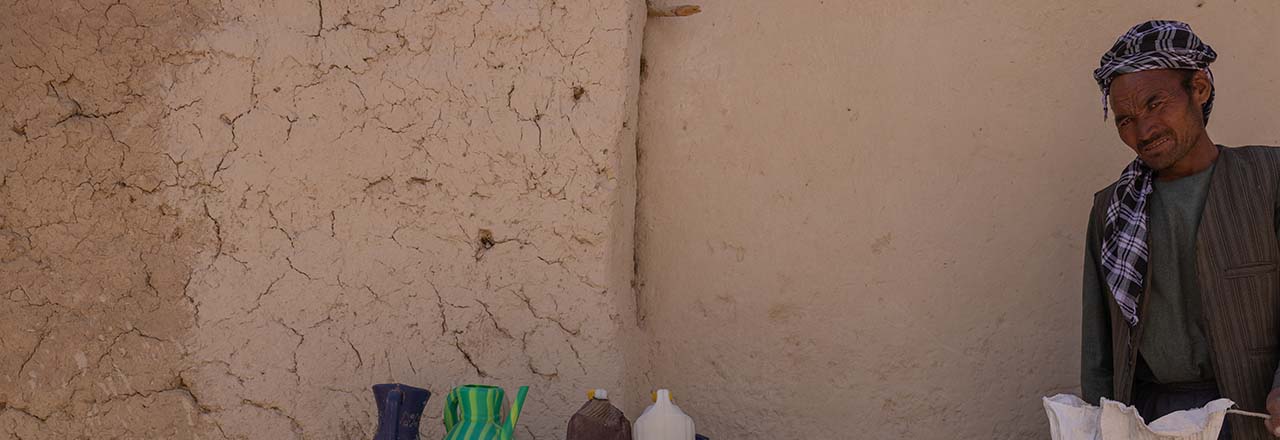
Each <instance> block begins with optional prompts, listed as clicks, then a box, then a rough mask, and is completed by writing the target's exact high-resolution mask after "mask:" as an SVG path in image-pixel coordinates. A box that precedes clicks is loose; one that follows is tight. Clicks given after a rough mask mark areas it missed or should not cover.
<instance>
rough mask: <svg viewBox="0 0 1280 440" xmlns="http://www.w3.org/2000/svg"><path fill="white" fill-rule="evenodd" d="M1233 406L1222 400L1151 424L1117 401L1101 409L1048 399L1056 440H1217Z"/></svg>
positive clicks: (1074, 400)
mask: <svg viewBox="0 0 1280 440" xmlns="http://www.w3.org/2000/svg"><path fill="white" fill-rule="evenodd" d="M1233 405H1235V403H1233V402H1232V401H1231V400H1228V399H1218V400H1215V401H1212V402H1209V403H1208V404H1206V405H1205V406H1204V407H1201V408H1196V409H1190V410H1185V411H1174V412H1172V413H1169V414H1168V415H1165V416H1164V417H1161V418H1159V419H1156V420H1155V421H1153V422H1151V423H1150V424H1147V423H1145V422H1144V421H1143V420H1142V416H1141V415H1139V414H1138V410H1137V409H1136V408H1134V407H1132V406H1126V405H1125V404H1123V403H1120V402H1116V401H1114V400H1107V399H1102V407H1101V408H1099V407H1097V406H1093V405H1090V404H1088V403H1087V402H1085V401H1084V400H1081V399H1080V398H1079V397H1076V396H1073V395H1068V394H1058V395H1056V396H1053V397H1046V398H1044V410H1045V413H1047V414H1048V415H1049V430H1050V433H1051V434H1052V436H1053V440H1216V439H1217V438H1218V432H1219V431H1221V430H1222V421H1223V418H1224V417H1226V414H1227V410H1228V409H1230V408H1231V407H1232V406H1233Z"/></svg>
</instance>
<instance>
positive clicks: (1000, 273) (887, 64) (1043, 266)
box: [637, 0, 1280, 439]
mask: <svg viewBox="0 0 1280 440" xmlns="http://www.w3.org/2000/svg"><path fill="white" fill-rule="evenodd" d="M701 4H702V7H703V11H704V12H703V13H701V14H698V15H695V16H692V17H687V18H684V19H679V20H676V19H670V20H650V22H649V24H648V26H647V28H646V29H645V43H644V58H645V63H644V65H645V74H644V77H643V82H642V86H641V89H642V95H641V101H640V109H641V115H640V121H641V126H640V144H639V149H640V151H639V153H640V160H639V170H640V177H639V179H640V203H639V205H638V208H637V209H638V212H639V213H640V216H639V220H638V223H637V231H638V237H639V242H638V246H639V248H638V253H637V255H638V261H639V274H640V279H639V280H637V281H638V284H639V285H641V286H643V287H642V293H641V295H640V298H641V300H642V302H641V304H640V310H639V312H640V314H641V316H643V317H644V319H643V324H642V326H643V328H644V329H645V330H646V331H649V332H652V337H653V340H654V341H656V342H655V344H654V348H653V351H652V355H651V356H650V357H651V358H653V359H660V360H661V362H656V363H655V364H654V366H653V369H652V371H650V372H649V377H650V378H651V380H652V381H653V383H654V384H656V385H660V386H665V387H670V388H672V390H673V393H674V394H675V395H676V397H677V399H678V400H679V403H680V406H681V407H682V408H684V409H685V411H688V412H690V413H691V414H692V415H693V416H694V419H695V420H696V421H697V423H698V430H699V431H701V432H702V433H704V434H708V435H710V436H711V438H730V439H772V438H860V439H861V438H865V439H889V438H920V439H942V438H965V439H977V438H983V439H986V438H1000V439H1006V438H1007V439H1015V438H1016V439H1024V438H1047V424H1046V423H1045V416H1044V411H1043V409H1042V407H1041V404H1040V401H1039V399H1040V397H1041V396H1045V395H1051V394H1054V393H1058V392H1077V386H1078V383H1079V382H1078V373H1077V370H1078V362H1079V361H1078V359H1079V354H1078V353H1079V338H1080V337H1079V320H1080V308H1079V307H1080V306H1079V304H1080V290H1079V285H1080V281H1079V280H1080V278H1081V268H1080V265H1081V261H1082V259H1083V251H1082V244H1083V240H1084V238H1083V235H1084V230H1085V226H1086V217H1087V210H1088V208H1089V205H1090V203H1091V196H1092V194H1093V192H1094V191H1096V190H1098V189H1100V188H1102V187H1103V186H1105V185H1106V184H1108V183H1110V182H1111V181H1112V180H1114V179H1115V178H1116V177H1117V176H1118V175H1119V172H1120V170H1121V169H1122V168H1123V167H1124V166H1125V165H1126V164H1127V162H1128V161H1129V160H1131V159H1132V158H1133V156H1132V153H1130V152H1128V150H1127V148H1126V147H1125V146H1124V145H1123V144H1122V143H1121V142H1120V141H1119V139H1118V137H1117V136H1116V133H1115V129H1114V126H1113V125H1112V124H1111V122H1110V121H1103V120H1102V109H1101V102H1100V95H1099V92H1098V89H1097V85H1096V84H1095V83H1094V82H1093V80H1092V78H1091V72H1092V70H1093V69H1094V68H1095V67H1097V64H1098V58H1099V56H1100V55H1101V54H1102V52H1104V51H1105V50H1107V49H1108V48H1109V47H1110V46H1111V43H1112V42H1113V41H1114V40H1115V38H1116V37H1117V36H1119V35H1120V34H1121V33H1123V32H1124V31H1125V30H1126V29H1128V28H1129V27H1130V26H1132V25H1134V24H1137V23H1138V22H1141V21H1144V20H1147V19H1154V18H1176V19H1181V20H1184V21H1187V22H1189V23H1191V24H1192V26H1193V28H1194V29H1195V30H1196V31H1197V32H1198V33H1199V34H1201V36H1202V37H1204V39H1205V40H1206V41H1207V42H1209V44H1211V45H1213V47H1215V48H1216V49H1217V51H1218V52H1219V54H1220V55H1221V57H1220V59H1219V61H1218V62H1217V63H1216V64H1214V66H1213V68H1214V73H1215V74H1216V78H1217V83H1218V94H1217V102H1216V106H1215V110H1214V116H1213V120H1212V123H1211V124H1210V126H1209V129H1210V134H1211V135H1212V136H1213V140H1214V141H1216V142H1218V143H1223V144H1228V145H1241V144H1272V145H1276V144H1280V126H1277V125H1276V124H1275V123H1274V121H1275V120H1277V118H1278V117H1280V107H1277V106H1276V105H1275V99H1274V98H1275V97H1276V96H1278V95H1280V83H1277V82H1276V81H1275V79H1274V78H1275V75H1272V74H1270V73H1268V72H1271V71H1273V70H1275V68H1276V67H1278V65H1280V52H1278V51H1277V49H1276V46H1275V44H1274V43H1275V41H1276V38H1275V32H1274V30H1273V29H1274V26H1272V23H1271V21H1272V19H1273V18H1274V17H1275V16H1277V14H1280V6H1278V5H1276V4H1274V3H1271V2H1263V1H1243V0H1242V1H1239V2H1226V1H1214V0H1208V1H1198V2H1197V1H1187V2H1125V3H1123V4H1121V3H1116V2H1098V1H1089V2H1069V3H1064V2H1048V1H1034V2H1025V1H992V2H951V1H921V2H897V1H862V2H840V1H795V2H793V1H788V2H780V1H729V0H707V1H704V2H701Z"/></svg>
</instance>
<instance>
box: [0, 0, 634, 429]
mask: <svg viewBox="0 0 1280 440" xmlns="http://www.w3.org/2000/svg"><path fill="white" fill-rule="evenodd" d="M639 5H640V4H639V3H638V2H634V1H625V2H617V1H572V2H563V1H508V2H483V1H482V2H475V1H434V2H401V1H370V0H365V1H338V0H319V1H308V0H299V1H280V2H256V1H238V0H231V1H220V2H216V3H215V2H208V1H200V0H196V1H190V2H183V3H175V2H159V1H145V0H125V1H116V2H99V1H93V0H83V1H54V2H36V1H23V0H19V1H17V2H13V3H12V4H10V5H6V6H5V7H4V11H5V12H4V13H3V14H0V123H2V124H3V127H2V128H3V130H0V176H2V177H0V353H3V355H2V356H0V433H3V434H4V436H5V437H6V438H9V437H18V438H53V437H59V438H81V437H90V436H91V437H94V438H117V437H119V438H352V439H355V438H370V437H371V436H372V430H373V428H374V416H375V410H374V403H373V401H372V398H371V396H370V393H369V391H368V387H369V386H370V385H371V384H374V383H380V382H391V381H398V382H403V383H408V384H413V385H418V386H424V387H427V388H430V389H431V390H432V391H435V392H436V393H437V395H436V397H435V398H434V399H432V401H431V402H430V404H429V406H428V408H427V411H426V415H425V416H424V417H425V420H424V423H423V433H424V434H426V435H427V438H439V437H440V436H441V435H442V433H443V429H442V426H441V423H440V422H441V420H440V413H441V408H442V403H443V396H444V393H445V392H447V390H448V389H449V388H450V387H453V386H455V385H460V384H464V383H473V382H482V383H490V384H495V385H501V386H504V387H508V388H514V387H515V386H518V385H532V386H533V387H534V391H533V392H532V393H531V394H530V401H529V402H527V403H526V405H525V415H524V417H523V418H522V419H521V428H520V431H519V432H520V436H521V437H522V438H556V437H561V436H562V435H563V429H564V428H563V426H564V422H565V421H566V420H567V418H568V416H569V414H570V413H571V412H572V411H573V410H574V409H576V407H577V404H578V403H579V402H580V401H581V400H582V399H583V396H582V390H583V389H585V388H587V387H597V386H604V387H608V388H612V389H614V390H616V392H618V393H620V394H625V390H623V389H622V388H621V387H622V381H623V377H624V374H623V362H624V359H623V356H624V354H623V351H622V350H620V349H619V347H618V346H617V345H616V344H618V343H619V341H621V340H624V339H626V337H625V335H624V332H625V330H626V327H627V326H628V325H630V324H629V323H630V322H631V320H632V317H633V316H634V310H633V307H632V306H631V304H632V301H633V299H632V293H631V287H630V279H631V273H632V269H633V267H632V263H631V261H632V260H631V258H632V246H631V239H632V232H631V223H632V219H633V218H634V216H633V213H632V205H633V203H634V202H633V200H634V191H635V182H634V178H633V176H634V171H633V169H632V167H633V162H634V150H633V148H634V130H635V119H634V111H635V93H636V86H635V85H636V78H637V72H638V69H639V66H638V63H637V61H638V55H639V52H638V51H639V43H640V41H639V35H640V34H639V31H640V26H641V25H642V23H643V8H642V7H641V6H639Z"/></svg>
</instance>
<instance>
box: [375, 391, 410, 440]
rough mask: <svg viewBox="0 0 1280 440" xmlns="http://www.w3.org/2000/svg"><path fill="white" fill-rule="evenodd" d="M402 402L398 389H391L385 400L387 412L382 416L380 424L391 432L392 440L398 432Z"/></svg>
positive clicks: (401, 393) (402, 397)
mask: <svg viewBox="0 0 1280 440" xmlns="http://www.w3.org/2000/svg"><path fill="white" fill-rule="evenodd" d="M402 400H404V394H403V392H401V391H400V388H399V387H397V388H392V389H391V391H389V392H387V400H386V401H385V402H386V409H387V412H386V413H383V414H382V421H381V422H380V423H382V424H383V426H385V427H387V430H388V432H391V437H392V438H395V436H396V434H397V433H399V432H400V401H402Z"/></svg>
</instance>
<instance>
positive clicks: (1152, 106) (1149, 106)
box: [1147, 101, 1164, 110]
mask: <svg viewBox="0 0 1280 440" xmlns="http://www.w3.org/2000/svg"><path fill="white" fill-rule="evenodd" d="M1162 104H1164V101H1156V102H1153V103H1151V104H1149V105H1147V109H1149V110H1155V109H1156V108H1157V107H1160V105H1162Z"/></svg>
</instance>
